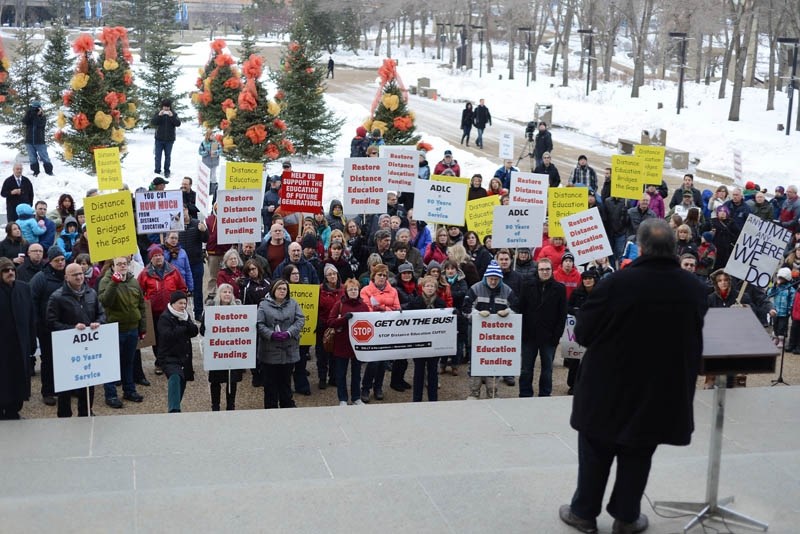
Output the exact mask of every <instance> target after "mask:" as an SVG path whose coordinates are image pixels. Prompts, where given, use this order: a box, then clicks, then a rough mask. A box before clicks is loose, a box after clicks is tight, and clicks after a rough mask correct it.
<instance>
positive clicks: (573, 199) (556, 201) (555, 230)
mask: <svg viewBox="0 0 800 534" xmlns="http://www.w3.org/2000/svg"><path fill="white" fill-rule="evenodd" d="M547 200H548V203H547V213H548V214H549V216H548V219H547V220H548V222H549V223H550V224H549V232H548V233H549V235H550V237H564V229H563V228H561V219H563V218H564V217H568V216H570V215H572V214H574V213H578V212H581V211H584V210H585V209H587V208H588V207H589V188H588V187H551V188H550V189H549V194H548V197H547ZM492 245H493V246H494V243H492Z"/></svg>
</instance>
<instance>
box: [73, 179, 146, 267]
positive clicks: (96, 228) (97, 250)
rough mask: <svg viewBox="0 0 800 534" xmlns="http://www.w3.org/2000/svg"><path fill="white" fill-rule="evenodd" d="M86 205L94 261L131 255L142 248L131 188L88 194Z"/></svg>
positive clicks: (90, 249) (91, 252)
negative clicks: (100, 193) (138, 238)
mask: <svg viewBox="0 0 800 534" xmlns="http://www.w3.org/2000/svg"><path fill="white" fill-rule="evenodd" d="M83 206H84V208H85V209H86V232H87V236H88V238H89V254H91V256H92V259H93V260H94V261H98V262H100V261H104V260H109V259H111V258H116V257H117V256H127V255H128V254H135V253H136V251H137V250H139V248H138V246H137V245H136V221H135V220H134V217H133V204H132V203H131V194H130V192H129V191H120V192H118V193H110V194H108V195H98V196H95V197H88V198H86V199H85V200H84V202H83Z"/></svg>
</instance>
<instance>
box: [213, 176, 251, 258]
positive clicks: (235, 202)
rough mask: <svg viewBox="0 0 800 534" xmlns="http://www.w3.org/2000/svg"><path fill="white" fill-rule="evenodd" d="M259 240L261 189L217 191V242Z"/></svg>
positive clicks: (229, 242)
mask: <svg viewBox="0 0 800 534" xmlns="http://www.w3.org/2000/svg"><path fill="white" fill-rule="evenodd" d="M248 241H249V242H256V243H258V242H259V241H261V191H259V190H256V189H240V190H236V191H228V190H224V191H217V243H220V244H223V245H228V244H235V243H245V242H248Z"/></svg>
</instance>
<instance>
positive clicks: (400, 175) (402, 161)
mask: <svg viewBox="0 0 800 534" xmlns="http://www.w3.org/2000/svg"><path fill="white" fill-rule="evenodd" d="M378 148H379V150H380V155H381V158H384V159H386V162H387V172H386V176H387V184H386V187H387V189H389V190H390V191H396V192H398V193H402V192H404V191H409V192H413V191H414V180H416V179H417V174H418V173H419V152H418V151H417V149H416V148H414V147H413V146H408V145H382V146H380V147H378ZM360 159H362V160H363V159H364V158H360ZM370 159H374V158H370Z"/></svg>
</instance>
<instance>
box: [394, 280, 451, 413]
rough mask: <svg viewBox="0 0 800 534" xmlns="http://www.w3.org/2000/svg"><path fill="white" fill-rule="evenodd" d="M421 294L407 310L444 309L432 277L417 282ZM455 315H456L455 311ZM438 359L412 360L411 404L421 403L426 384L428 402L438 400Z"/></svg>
mask: <svg viewBox="0 0 800 534" xmlns="http://www.w3.org/2000/svg"><path fill="white" fill-rule="evenodd" d="M419 285H420V290H421V293H420V294H419V295H417V297H416V298H415V299H414V300H412V301H411V303H409V305H408V308H406V309H408V310H431V309H444V308H445V307H446V304H445V302H444V301H443V300H442V299H441V298H439V297H438V296H437V294H436V293H437V290H438V289H439V280H437V279H436V278H434V277H433V276H425V277H423V278H422V280H420V282H419ZM453 311H454V312H455V313H458V312H457V311H456V310H455V309H454V310H453ZM438 362H439V358H438V357H436V356H433V357H429V358H414V380H413V382H412V383H413V385H414V387H413V389H412V391H411V398H412V401H413V402H422V387H423V385H424V384H425V383H426V382H427V384H428V402H435V401H437V400H439V373H438V365H437V364H438Z"/></svg>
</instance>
